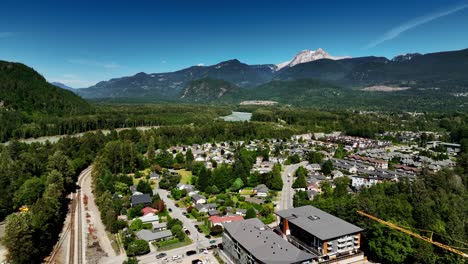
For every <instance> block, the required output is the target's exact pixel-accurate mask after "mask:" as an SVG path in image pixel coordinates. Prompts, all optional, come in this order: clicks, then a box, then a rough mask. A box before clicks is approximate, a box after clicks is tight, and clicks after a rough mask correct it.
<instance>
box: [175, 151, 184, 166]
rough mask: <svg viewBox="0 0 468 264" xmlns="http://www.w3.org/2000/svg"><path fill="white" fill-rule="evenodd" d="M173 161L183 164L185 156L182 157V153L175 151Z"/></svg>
mask: <svg viewBox="0 0 468 264" xmlns="http://www.w3.org/2000/svg"><path fill="white" fill-rule="evenodd" d="M175 162H176V163H178V164H182V165H183V164H184V163H185V157H184V154H182V153H180V152H179V153H177V154H176V156H175Z"/></svg>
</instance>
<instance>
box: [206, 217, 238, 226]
mask: <svg viewBox="0 0 468 264" xmlns="http://www.w3.org/2000/svg"><path fill="white" fill-rule="evenodd" d="M208 220H210V222H211V225H212V226H215V225H220V226H223V224H224V223H230V222H235V221H242V220H244V217H243V216H242V215H230V216H218V215H213V216H210V217H209V218H208Z"/></svg>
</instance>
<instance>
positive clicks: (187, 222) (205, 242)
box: [100, 188, 222, 264]
mask: <svg viewBox="0 0 468 264" xmlns="http://www.w3.org/2000/svg"><path fill="white" fill-rule="evenodd" d="M153 193H154V194H159V196H160V197H161V199H162V200H163V201H164V203H165V205H166V207H167V208H168V209H169V208H170V209H171V210H172V212H170V214H171V216H172V217H173V218H178V219H179V220H180V221H182V224H183V225H184V227H186V228H187V229H188V230H189V231H190V236H189V237H190V239H192V241H193V243H192V244H190V245H187V246H184V247H180V248H176V249H173V250H168V251H164V253H166V254H167V256H168V259H171V258H172V256H175V255H181V256H185V253H186V252H187V251H190V250H195V251H197V252H198V250H199V249H201V248H206V247H208V246H210V245H212V244H210V240H216V244H218V243H221V242H222V240H221V238H211V239H207V238H206V237H204V234H203V233H202V234H200V233H198V231H197V229H196V228H195V224H196V221H195V220H193V219H189V218H187V217H185V216H184V215H183V214H182V213H183V212H184V210H183V209H181V208H179V207H176V206H175V203H174V200H172V199H170V198H167V195H169V192H168V191H166V190H162V189H157V188H156V189H155V190H154V191H153ZM197 241H198V242H197ZM159 253H160V252H158V251H154V252H150V253H148V254H146V255H144V256H140V257H138V260H139V261H140V263H176V262H175V261H172V260H170V261H169V262H164V261H162V260H156V255H157V254H159ZM202 257H205V258H208V259H210V260H211V261H210V263H218V262H217V261H216V259H215V258H214V257H213V256H212V252H210V254H208V255H205V254H199V253H197V254H196V255H194V256H190V257H183V259H182V260H183V263H186V262H188V261H189V260H193V259H197V258H199V259H201V258H202ZM123 260H125V258H122V256H117V257H115V258H106V259H105V260H103V261H102V262H100V263H106V264H121V263H122V261H123Z"/></svg>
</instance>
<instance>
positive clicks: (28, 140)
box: [0, 126, 159, 145]
mask: <svg viewBox="0 0 468 264" xmlns="http://www.w3.org/2000/svg"><path fill="white" fill-rule="evenodd" d="M132 128H133V127H129V128H116V129H115V130H116V131H117V132H119V131H122V130H126V129H132ZM152 128H159V126H141V127H135V129H136V130H140V131H145V130H150V129H152ZM98 131H101V132H102V133H103V134H104V135H107V134H109V133H110V132H111V130H107V129H103V130H92V131H88V132H90V133H96V132H98ZM88 132H83V133H77V134H71V135H56V136H46V137H38V138H26V139H18V141H19V142H23V143H27V144H31V143H46V142H47V141H49V142H50V143H56V142H57V141H59V140H60V139H61V138H64V137H81V136H83V135H84V134H85V133H88ZM8 143H9V142H6V143H0V144H4V145H8Z"/></svg>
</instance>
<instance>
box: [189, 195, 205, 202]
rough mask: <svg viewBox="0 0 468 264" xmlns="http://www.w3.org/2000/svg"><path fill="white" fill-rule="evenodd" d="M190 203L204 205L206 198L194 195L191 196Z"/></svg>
mask: <svg viewBox="0 0 468 264" xmlns="http://www.w3.org/2000/svg"><path fill="white" fill-rule="evenodd" d="M192 201H193V203H194V204H204V203H206V197H205V196H203V195H201V194H198V193H196V194H194V195H192Z"/></svg>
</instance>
